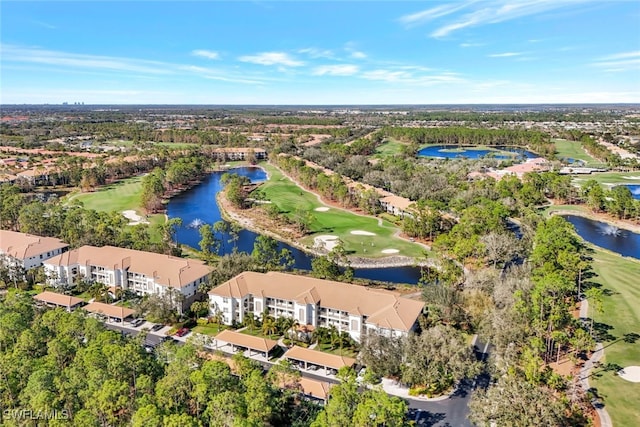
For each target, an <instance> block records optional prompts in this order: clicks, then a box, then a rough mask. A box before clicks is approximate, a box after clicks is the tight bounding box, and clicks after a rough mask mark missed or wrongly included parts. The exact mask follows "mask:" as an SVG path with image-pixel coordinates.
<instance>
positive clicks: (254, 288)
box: [209, 272, 424, 341]
mask: <svg viewBox="0 0 640 427" xmlns="http://www.w3.org/2000/svg"><path fill="white" fill-rule="evenodd" d="M209 300H210V302H211V309H212V311H213V312H214V313H216V312H219V313H221V314H222V317H223V318H224V323H225V324H227V325H231V324H233V323H241V322H242V321H243V319H244V316H245V315H247V314H248V313H253V314H254V315H256V316H258V317H261V316H262V313H263V312H264V311H265V310H266V311H268V312H269V314H270V315H271V316H274V317H275V318H278V317H283V316H284V317H291V318H293V319H295V320H296V321H298V322H299V323H300V324H301V325H312V326H314V327H320V326H321V327H331V326H335V327H336V328H337V329H338V330H339V331H341V332H348V333H349V334H350V335H351V337H352V338H353V339H354V340H356V341H360V337H361V336H362V334H364V333H366V332H368V331H375V332H377V333H382V334H386V335H394V336H399V335H406V334H408V333H409V332H410V331H412V330H414V329H415V327H416V323H417V319H418V316H419V315H420V313H422V310H423V308H424V304H423V303H422V302H420V301H416V300H412V299H408V298H404V297H402V296H401V295H400V294H399V293H397V292H393V291H387V290H383V289H372V288H366V287H364V286H357V285H350V284H346V283H340V282H334V281H330V280H321V279H316V278H312V277H306V276H298V275H294V274H285V273H279V272H268V273H256V272H244V273H241V274H239V275H238V276H236V277H234V278H232V279H231V280H229V281H227V282H225V283H223V284H221V285H220V286H218V287H216V288H215V289H212V290H211V291H209Z"/></svg>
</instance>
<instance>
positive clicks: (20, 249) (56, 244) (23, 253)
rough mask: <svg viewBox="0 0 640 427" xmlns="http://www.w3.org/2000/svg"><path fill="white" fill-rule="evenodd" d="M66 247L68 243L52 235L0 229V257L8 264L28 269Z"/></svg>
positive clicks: (39, 264)
mask: <svg viewBox="0 0 640 427" xmlns="http://www.w3.org/2000/svg"><path fill="white" fill-rule="evenodd" d="M68 249H69V245H68V244H66V243H64V242H63V241H62V240H60V239H56V238H54V237H40V236H34V235H32V234H26V233H18V232H16V231H8V230H0V258H3V261H4V262H5V263H7V264H8V265H9V266H19V267H22V268H24V269H25V270H30V269H32V268H35V267H39V266H41V265H42V263H43V261H46V260H48V259H49V258H51V257H54V256H56V255H60V254H62V253H63V252H65V251H67V250H68Z"/></svg>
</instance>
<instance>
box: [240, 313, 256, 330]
mask: <svg viewBox="0 0 640 427" xmlns="http://www.w3.org/2000/svg"><path fill="white" fill-rule="evenodd" d="M257 322H258V319H256V316H255V315H254V314H253V313H247V314H245V315H244V318H243V319H242V324H243V325H244V326H246V327H248V328H249V331H250V332H253V328H255V327H256V324H257Z"/></svg>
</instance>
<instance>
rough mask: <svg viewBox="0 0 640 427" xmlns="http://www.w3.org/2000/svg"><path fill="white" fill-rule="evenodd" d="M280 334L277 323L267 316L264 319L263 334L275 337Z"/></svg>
mask: <svg viewBox="0 0 640 427" xmlns="http://www.w3.org/2000/svg"><path fill="white" fill-rule="evenodd" d="M276 332H278V328H277V327H276V321H275V319H274V318H273V317H271V316H267V317H263V318H262V333H263V334H265V335H269V336H271V335H273V334H275V333H276Z"/></svg>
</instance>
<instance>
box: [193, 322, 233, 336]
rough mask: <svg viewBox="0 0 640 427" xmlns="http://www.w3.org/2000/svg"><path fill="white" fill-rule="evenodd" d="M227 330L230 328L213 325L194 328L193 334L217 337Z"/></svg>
mask: <svg viewBox="0 0 640 427" xmlns="http://www.w3.org/2000/svg"><path fill="white" fill-rule="evenodd" d="M225 329H229V327H228V326H227V325H216V324H214V323H212V324H209V325H198V326H196V327H194V328H193V332H195V333H198V334H203V335H209V336H211V337H215V336H216V335H218V333H219V332H222V331H224V330H225Z"/></svg>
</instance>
